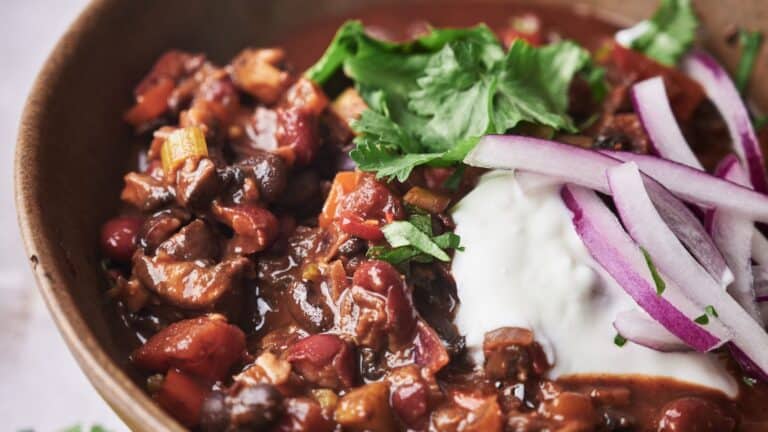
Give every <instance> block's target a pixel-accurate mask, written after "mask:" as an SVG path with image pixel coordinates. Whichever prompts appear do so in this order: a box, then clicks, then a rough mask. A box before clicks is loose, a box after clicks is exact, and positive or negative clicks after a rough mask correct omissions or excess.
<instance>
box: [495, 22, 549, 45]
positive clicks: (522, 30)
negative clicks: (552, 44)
mask: <svg viewBox="0 0 768 432" xmlns="http://www.w3.org/2000/svg"><path fill="white" fill-rule="evenodd" d="M517 39H522V40H524V41H526V42H528V43H529V44H531V45H533V46H539V45H541V44H542V43H544V36H543V35H542V27H541V20H540V19H539V17H538V16H536V15H534V14H532V13H527V14H523V15H519V16H515V17H512V19H510V22H509V26H508V27H507V28H506V29H504V30H503V31H502V32H501V40H502V41H503V42H504V46H505V47H507V48H509V46H510V45H512V43H513V42H514V41H516V40H517Z"/></svg>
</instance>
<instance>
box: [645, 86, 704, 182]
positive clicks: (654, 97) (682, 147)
mask: <svg viewBox="0 0 768 432" xmlns="http://www.w3.org/2000/svg"><path fill="white" fill-rule="evenodd" d="M630 96H631V99H632V105H633V106H634V108H635V112H636V113H637V115H638V117H639V118H640V123H641V124H642V125H643V129H645V133H646V134H647V135H648V138H650V140H651V144H652V145H653V149H654V150H655V151H656V154H658V155H659V156H661V157H663V158H664V159H669V160H673V161H675V162H679V163H681V164H684V165H688V166H689V167H692V168H697V169H699V170H701V169H703V167H702V166H701V162H699V159H698V158H697V157H696V155H695V154H694V153H693V151H692V150H691V147H690V146H689V145H688V142H687V141H686V140H685V137H684V136H683V132H682V131H681V130H680V127H679V126H678V124H677V120H676V119H675V115H674V114H673V113H672V107H671V106H670V105H669V98H668V97H667V91H666V89H665V88H664V79H663V78H661V77H656V78H651V79H647V80H645V81H641V82H639V83H637V84H635V85H634V86H632V89H631V90H630Z"/></svg>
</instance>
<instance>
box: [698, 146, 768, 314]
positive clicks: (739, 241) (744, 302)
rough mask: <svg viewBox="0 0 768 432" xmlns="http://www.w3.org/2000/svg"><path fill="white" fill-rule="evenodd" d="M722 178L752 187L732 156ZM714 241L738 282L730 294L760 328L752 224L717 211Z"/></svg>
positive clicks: (721, 171)
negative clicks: (753, 272)
mask: <svg viewBox="0 0 768 432" xmlns="http://www.w3.org/2000/svg"><path fill="white" fill-rule="evenodd" d="M716 172H717V173H718V175H720V176H721V177H722V178H724V179H726V180H728V181H732V182H734V183H739V184H743V185H748V184H749V178H748V176H747V173H746V172H745V171H744V168H742V166H741V163H739V160H738V158H736V157H735V156H733V155H731V156H730V157H726V158H725V159H723V161H722V162H721V163H720V166H719V167H718V169H717V170H716ZM710 226H711V230H712V239H713V240H714V241H715V244H716V245H717V246H718V248H719V249H720V251H721V252H722V253H723V256H724V257H725V261H726V263H728V267H729V268H730V269H731V270H732V271H733V275H734V281H733V283H732V284H730V285H729V286H728V293H729V294H731V296H732V297H733V298H735V299H736V301H737V302H739V304H740V305H741V306H742V307H743V308H744V310H746V311H747V313H749V315H751V316H752V318H753V319H755V320H756V321H757V322H759V323H760V324H764V321H763V317H762V316H761V314H760V310H759V308H758V306H757V302H756V299H755V290H754V286H753V276H752V259H751V256H752V233H753V232H754V231H755V229H754V224H753V223H752V221H751V220H749V219H746V218H744V217H743V216H741V215H738V214H734V213H732V212H729V211H726V210H724V209H715V211H714V212H713V213H712V216H711V224H710Z"/></svg>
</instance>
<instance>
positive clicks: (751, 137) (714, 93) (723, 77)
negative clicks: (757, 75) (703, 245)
mask: <svg viewBox="0 0 768 432" xmlns="http://www.w3.org/2000/svg"><path fill="white" fill-rule="evenodd" d="M683 69H684V70H685V71H686V72H687V73H688V75H690V76H691V77H692V78H693V79H695V80H696V81H698V82H699V84H701V86H702V87H703V88H704V91H705V92H706V93H707V96H708V97H709V99H710V100H711V101H712V103H713V104H714V105H715V106H716V107H717V110H718V111H720V114H721V115H722V116H723V119H724V120H725V123H726V125H727V126H728V131H729V132H730V134H731V140H732V141H733V148H734V150H735V151H736V154H737V155H738V156H739V158H740V159H741V160H742V161H743V162H744V166H746V167H747V169H748V171H749V179H750V181H751V183H752V186H754V188H755V190H756V191H758V192H763V193H765V192H768V179H766V172H765V165H764V163H765V162H764V160H763V152H762V150H761V149H760V144H759V142H758V141H757V135H756V134H755V129H754V127H752V121H751V120H750V118H749V112H748V111H747V107H746V106H744V102H743V101H742V99H741V95H739V91H738V90H737V89H736V86H734V85H733V81H731V78H730V77H729V76H728V72H727V71H726V70H725V69H723V68H722V66H720V65H719V64H718V63H717V61H716V60H715V59H714V58H712V57H711V56H709V55H708V54H706V53H704V52H701V51H696V52H693V53H691V54H690V55H689V56H688V57H686V58H685V60H683ZM763 222H764V221H763Z"/></svg>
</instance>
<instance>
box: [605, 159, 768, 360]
mask: <svg viewBox="0 0 768 432" xmlns="http://www.w3.org/2000/svg"><path fill="white" fill-rule="evenodd" d="M608 182H609V184H610V187H611V190H612V191H613V200H614V203H615V204H616V209H617V210H618V212H619V215H620V216H621V221H622V222H623V224H624V226H625V227H626V229H627V231H628V232H629V234H630V236H632V238H633V239H635V241H636V242H638V243H639V244H640V245H641V246H643V247H644V248H645V249H646V250H647V251H648V253H649V254H650V255H651V257H653V259H654V263H655V264H656V267H657V268H658V269H659V270H660V271H661V273H662V274H664V275H666V276H667V277H668V278H669V280H670V281H672V282H674V283H675V284H676V285H677V286H679V287H680V289H681V290H682V292H683V294H684V295H685V296H686V297H688V298H689V299H690V300H691V301H692V302H693V303H695V304H697V305H698V306H699V307H700V308H701V312H702V314H703V313H705V312H707V313H709V315H710V316H709V317H708V320H709V323H710V324H712V323H713V322H717V321H720V322H722V324H724V325H725V326H726V327H727V328H728V329H729V330H730V333H731V335H732V339H731V341H732V342H733V343H734V344H735V345H736V346H737V347H738V348H739V349H740V350H741V351H742V352H743V353H744V354H745V356H746V357H748V358H749V359H751V361H752V362H753V363H754V365H756V366H757V367H758V368H759V369H760V370H762V371H766V370H768V333H766V332H765V330H764V329H763V327H762V326H761V325H760V324H758V322H757V321H755V320H754V319H753V318H752V317H751V316H750V315H749V313H747V311H746V310H744V308H742V307H741V305H740V304H739V303H737V302H736V300H734V299H733V298H732V297H731V296H729V295H728V294H727V293H726V292H724V291H723V289H722V288H721V286H720V285H719V284H718V283H717V282H715V280H714V279H712V277H710V275H709V274H707V272H706V271H705V270H704V269H703V268H702V267H701V265H700V264H699V263H697V262H696V260H695V259H694V258H693V257H692V256H691V254H690V253H688V251H687V250H686V249H685V247H684V246H683V244H682V243H680V241H679V240H678V239H677V238H676V237H675V235H674V233H673V232H672V231H671V230H670V229H669V227H668V226H667V225H666V224H665V223H664V221H663V219H662V218H661V216H660V215H659V213H658V211H657V210H656V208H655V207H654V205H653V203H652V202H651V199H650V197H649V196H648V193H647V192H646V190H645V187H644V185H643V179H642V177H641V175H640V172H639V170H638V167H637V165H635V164H634V163H628V164H625V165H623V166H620V167H616V168H611V169H609V170H608ZM707 309H709V311H707ZM712 310H714V313H712ZM712 315H716V316H712ZM654 318H655V317H654Z"/></svg>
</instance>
